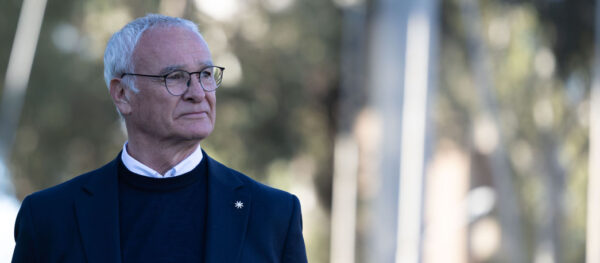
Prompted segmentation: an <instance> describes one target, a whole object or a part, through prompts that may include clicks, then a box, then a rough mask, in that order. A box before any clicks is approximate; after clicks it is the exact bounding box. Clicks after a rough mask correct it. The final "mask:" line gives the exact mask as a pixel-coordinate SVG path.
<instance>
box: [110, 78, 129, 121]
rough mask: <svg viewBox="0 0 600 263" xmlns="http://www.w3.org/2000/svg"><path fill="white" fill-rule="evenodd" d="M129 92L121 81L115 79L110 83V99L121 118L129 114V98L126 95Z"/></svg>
mask: <svg viewBox="0 0 600 263" xmlns="http://www.w3.org/2000/svg"><path fill="white" fill-rule="evenodd" d="M130 91H131V90H130V89H128V88H127V86H126V85H125V83H123V82H121V79H116V78H115V79H112V80H111V81H110V97H111V98H112V100H113V102H114V103H115V106H117V109H119V112H120V113H121V115H123V116H126V115H128V114H129V113H131V101H130V98H131V96H129V94H127V93H129V92H130Z"/></svg>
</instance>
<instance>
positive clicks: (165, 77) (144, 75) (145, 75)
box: [121, 66, 225, 96]
mask: <svg viewBox="0 0 600 263" xmlns="http://www.w3.org/2000/svg"><path fill="white" fill-rule="evenodd" d="M207 68H218V69H220V70H221V78H220V79H218V81H217V80H215V83H216V84H217V85H216V86H215V88H214V89H212V90H210V89H206V88H205V87H204V85H202V81H200V86H201V87H202V89H203V90H204V91H206V92H211V91H215V90H217V88H219V87H220V86H221V81H222V80H223V72H224V71H225V67H220V66H209V67H205V68H203V69H202V70H200V71H195V72H188V71H185V70H181V69H178V70H173V71H171V72H169V73H167V74H164V75H148V74H137V73H123V74H121V78H123V77H125V76H127V75H129V76H139V77H149V78H162V79H163V83H164V85H165V89H167V92H169V94H171V95H173V96H181V95H183V94H185V93H186V92H187V91H188V90H189V89H190V81H191V80H192V75H194V74H198V76H200V74H201V73H202V72H203V71H204V70H206V69H207ZM174 72H185V73H187V74H188V75H189V76H190V79H189V80H188V81H187V85H186V86H187V88H186V89H185V90H184V91H183V92H181V94H173V92H171V90H170V89H169V87H168V86H167V76H169V75H171V74H173V73H174Z"/></svg>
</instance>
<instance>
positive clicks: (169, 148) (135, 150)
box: [127, 137, 200, 174]
mask: <svg viewBox="0 0 600 263" xmlns="http://www.w3.org/2000/svg"><path fill="white" fill-rule="evenodd" d="M199 143H200V141H199V140H193V141H180V142H161V141H159V142H157V141H145V140H140V139H139V138H133V137H130V138H129V140H128V142H127V153H129V155H131V157H133V158H135V159H136V160H138V161H139V162H141V163H143V164H144V165H146V166H148V167H150V168H152V169H153V170H155V171H157V172H159V173H160V174H165V173H166V172H167V171H169V170H170V169H171V168H173V167H174V166H175V165H177V164H178V163H180V162H181V161H183V159H185V158H186V157H188V156H190V155H191V154H192V153H193V152H194V151H195V150H196V149H197V148H198V144H199Z"/></svg>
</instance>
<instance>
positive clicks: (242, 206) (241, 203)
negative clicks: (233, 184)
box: [234, 201, 244, 209]
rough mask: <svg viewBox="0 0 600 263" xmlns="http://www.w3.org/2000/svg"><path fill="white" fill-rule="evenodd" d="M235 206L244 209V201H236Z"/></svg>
mask: <svg viewBox="0 0 600 263" xmlns="http://www.w3.org/2000/svg"><path fill="white" fill-rule="evenodd" d="M234 206H235V208H237V209H242V208H244V203H243V202H242V201H235V204H234Z"/></svg>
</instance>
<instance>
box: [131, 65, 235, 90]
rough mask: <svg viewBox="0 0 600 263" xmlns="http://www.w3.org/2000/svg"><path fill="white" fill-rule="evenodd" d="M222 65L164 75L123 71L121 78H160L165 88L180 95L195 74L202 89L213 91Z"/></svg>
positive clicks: (219, 80) (219, 76)
mask: <svg viewBox="0 0 600 263" xmlns="http://www.w3.org/2000/svg"><path fill="white" fill-rule="evenodd" d="M224 70H225V68H224V67H218V66H210V67H206V68H203V69H202V70H201V71H197V72H187V71H185V70H175V71H172V72H170V73H167V74H165V75H146V74H136V73H123V74H122V75H121V78H123V77H124V76H127V75H131V76H140V77H150V78H162V79H163V82H164V83H165V88H167V91H168V92H169V93H170V94H171V95H173V96H181V95H182V94H184V93H186V92H187V90H188V89H189V88H190V84H191V80H192V75H197V77H198V82H200V86H202V89H203V90H204V91H207V92H210V91H215V90H216V89H217V88H218V87H219V86H221V81H222V80H223V71H224Z"/></svg>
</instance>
